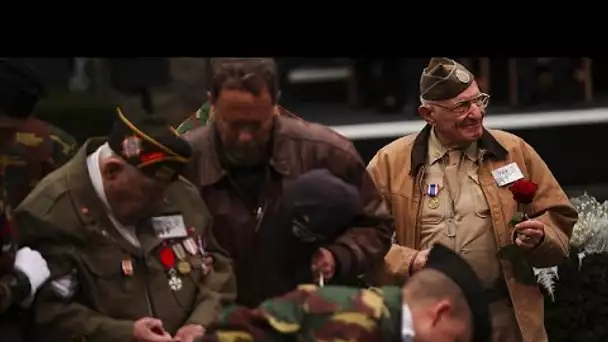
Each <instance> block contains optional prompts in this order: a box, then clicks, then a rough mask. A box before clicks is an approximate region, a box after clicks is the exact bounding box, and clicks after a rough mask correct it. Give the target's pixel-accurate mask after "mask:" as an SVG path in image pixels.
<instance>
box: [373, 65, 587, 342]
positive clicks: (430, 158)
mask: <svg viewBox="0 0 608 342" xmlns="http://www.w3.org/2000/svg"><path fill="white" fill-rule="evenodd" d="M420 95H421V100H422V104H421V105H420V107H419V112H420V115H421V116H422V117H423V118H424V120H425V121H426V122H427V123H428V125H427V126H426V127H424V129H423V130H422V131H421V132H420V133H418V134H416V135H411V136H406V137H403V138H400V139H398V140H396V141H394V142H392V143H390V144H389V145H387V146H385V147H384V148H382V149H381V150H380V151H379V152H378V153H377V154H376V155H375V156H374V158H373V159H372V161H371V162H370V164H369V167H368V169H369V172H370V174H371V175H372V178H373V179H374V181H375V182H376V185H377V187H378V189H379V190H380V192H381V193H382V194H383V196H384V198H385V199H386V200H387V201H388V202H389V203H390V205H391V208H392V213H393V215H394V217H395V225H396V228H395V231H396V243H395V244H394V245H393V247H392V248H391V250H390V251H389V253H388V254H387V255H386V257H385V264H386V269H387V271H388V274H389V275H390V276H391V278H392V279H391V280H393V281H395V280H397V279H400V280H403V279H404V278H407V277H408V276H409V275H411V274H413V273H416V272H417V271H418V270H419V269H420V268H421V267H422V266H424V264H425V262H426V258H427V255H428V248H429V247H431V246H432V245H433V244H434V243H437V242H440V243H443V244H446V245H447V246H449V247H450V248H453V249H454V250H455V251H457V252H458V253H459V254H460V255H461V256H462V257H463V258H464V259H466V260H467V261H468V262H470V263H471V265H472V266H473V269H474V270H475V272H476V273H477V275H478V276H479V277H480V278H481V280H482V282H483V284H484V286H485V288H486V291H487V293H488V295H489V297H490V300H491V301H492V303H491V305H490V310H491V313H492V318H493V320H492V321H493V326H494V341H546V340H547V336H546V332H545V328H544V325H543V298H542V295H541V293H540V292H539V290H538V287H537V286H536V283H535V282H534V283H533V284H530V283H529V282H527V281H524V280H523V279H521V278H518V277H516V276H515V273H516V272H515V267H516V266H517V267H521V266H522V265H523V267H524V268H527V272H528V273H530V272H531V269H530V266H535V267H545V266H551V265H556V264H558V263H559V262H560V261H562V260H563V259H564V258H565V257H566V255H567V254H568V240H569V237H570V234H571V231H572V227H573V225H574V223H575V222H576V220H577V213H576V211H575V210H574V208H573V207H572V206H571V205H570V203H569V201H568V198H567V197H566V194H565V193H564V192H563V190H562V189H561V188H560V186H559V184H558V183H557V181H556V180H555V178H554V177H553V175H552V174H551V171H550V170H549V169H548V167H547V165H546V164H545V163H544V162H543V160H542V159H541V157H540V156H539V155H538V154H537V153H536V152H535V151H534V149H533V148H532V147H531V146H530V145H528V144H527V143H526V142H525V141H523V140H522V139H521V138H518V137H516V136H514V135H513V134H510V133H507V132H503V131H499V130H486V129H485V128H484V127H483V118H484V116H485V109H486V106H487V104H488V99H489V96H488V95H487V94H484V93H481V92H480V91H479V88H478V86H477V83H476V82H475V81H474V77H473V75H472V74H471V72H469V70H467V69H466V68H465V67H463V66H462V65H460V64H459V63H457V62H455V61H453V60H451V59H447V58H433V59H432V60H431V61H430V63H429V65H428V66H427V68H426V69H424V72H423V74H422V77H421V80H420ZM520 179H525V180H529V181H532V182H534V183H536V184H537V186H538V188H537V191H536V194H535V196H534V198H533V201H532V203H531V204H530V205H528V208H529V211H528V216H529V217H530V219H529V220H526V221H524V222H521V223H519V224H518V225H516V226H515V227H514V229H513V228H512V227H511V226H510V224H509V221H510V220H511V218H512V217H513V216H514V214H515V213H516V212H517V211H518V205H517V203H516V202H515V201H514V199H513V195H512V194H511V192H510V191H509V185H510V184H512V183H514V182H515V181H517V180H520ZM513 240H514V242H515V245H513V244H511V241H513ZM507 245H509V246H517V247H516V248H515V249H516V250H517V251H518V252H517V253H518V254H519V255H521V256H522V258H524V263H523V264H522V261H521V260H519V261H517V262H515V261H514V260H515V259H508V260H507V259H499V258H498V256H497V253H498V251H499V249H500V248H501V247H503V246H507ZM516 264H517V265H516ZM385 280H387V279H385Z"/></svg>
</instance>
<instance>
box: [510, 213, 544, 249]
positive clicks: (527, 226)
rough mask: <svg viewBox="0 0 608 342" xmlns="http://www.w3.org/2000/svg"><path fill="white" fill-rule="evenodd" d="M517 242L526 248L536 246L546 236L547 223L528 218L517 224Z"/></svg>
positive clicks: (520, 246) (519, 245)
mask: <svg viewBox="0 0 608 342" xmlns="http://www.w3.org/2000/svg"><path fill="white" fill-rule="evenodd" d="M515 234H517V235H516V239H515V244H516V245H517V246H518V247H519V248H521V249H524V250H532V249H534V248H536V247H537V246H538V245H539V244H540V243H541V242H542V241H543V239H544V238H545V224H544V223H542V222H541V221H537V220H526V221H523V222H520V223H519V224H517V225H516V226H515Z"/></svg>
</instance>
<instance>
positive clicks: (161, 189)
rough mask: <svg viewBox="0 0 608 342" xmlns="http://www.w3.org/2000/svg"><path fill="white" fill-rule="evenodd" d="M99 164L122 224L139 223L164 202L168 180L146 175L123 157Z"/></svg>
mask: <svg viewBox="0 0 608 342" xmlns="http://www.w3.org/2000/svg"><path fill="white" fill-rule="evenodd" d="M100 167H101V175H102V177H103V184H104V189H105V192H106V197H107V198H108V202H109V204H110V207H111V209H112V213H113V214H114V216H115V217H116V218H117V219H118V220H119V221H120V222H121V223H122V224H125V225H134V224H137V223H138V222H139V221H141V220H142V219H145V218H148V217H149V216H150V215H151V214H152V213H154V212H155V211H156V210H158V209H159V208H160V206H161V205H162V204H163V202H164V196H163V194H164V193H165V191H166V190H167V187H168V186H169V184H168V183H161V182H159V181H156V180H154V179H152V178H150V177H147V176H145V175H144V174H143V173H141V172H139V171H138V170H137V169H136V168H135V167H133V166H131V165H128V164H126V163H125V162H124V161H123V160H121V159H120V158H109V159H107V160H104V161H102V162H101V165H100Z"/></svg>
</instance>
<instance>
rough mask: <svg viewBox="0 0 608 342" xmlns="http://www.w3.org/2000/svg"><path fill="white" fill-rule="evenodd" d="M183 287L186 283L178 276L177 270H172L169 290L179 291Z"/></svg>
mask: <svg viewBox="0 0 608 342" xmlns="http://www.w3.org/2000/svg"><path fill="white" fill-rule="evenodd" d="M183 285H184V283H183V282H182V280H181V279H180V278H179V277H178V276H177V272H176V271H175V269H173V268H172V269H170V270H169V288H170V289H171V291H179V290H181V289H182V286H183Z"/></svg>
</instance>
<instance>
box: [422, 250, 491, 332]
mask: <svg viewBox="0 0 608 342" xmlns="http://www.w3.org/2000/svg"><path fill="white" fill-rule="evenodd" d="M424 268H425V269H433V270H435V271H438V272H441V273H442V274H444V275H445V276H447V277H448V278H450V279H452V281H454V282H455V283H456V285H458V287H460V290H461V291H462V293H463V294H464V297H465V299H466V301H467V303H468V304H469V308H470V310H471V314H472V320H473V342H488V341H490V339H491V336H492V322H491V321H490V308H489V301H488V300H487V298H486V294H485V290H484V288H483V285H482V283H481V280H479V277H477V275H476V274H475V271H473V268H471V266H470V265H469V264H468V263H467V262H466V261H465V260H464V259H462V258H461V257H460V256H459V255H458V254H456V253H455V252H454V251H452V250H451V249H449V248H447V247H445V246H444V245H441V244H435V245H433V248H431V251H430V252H429V255H428V258H427V261H426V265H425V267H424Z"/></svg>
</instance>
